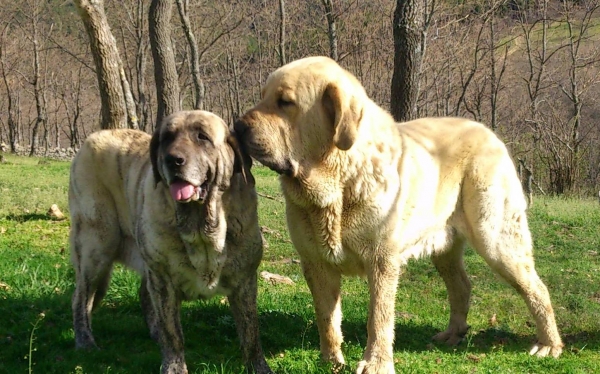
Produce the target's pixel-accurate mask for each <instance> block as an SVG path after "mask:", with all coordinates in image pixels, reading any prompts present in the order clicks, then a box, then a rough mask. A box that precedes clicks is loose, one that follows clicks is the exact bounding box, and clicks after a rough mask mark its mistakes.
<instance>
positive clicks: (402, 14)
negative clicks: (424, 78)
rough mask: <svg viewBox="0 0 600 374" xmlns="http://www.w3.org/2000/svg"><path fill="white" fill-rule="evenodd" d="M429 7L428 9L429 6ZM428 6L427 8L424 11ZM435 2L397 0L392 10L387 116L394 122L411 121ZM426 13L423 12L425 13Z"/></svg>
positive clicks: (414, 112)
mask: <svg viewBox="0 0 600 374" xmlns="http://www.w3.org/2000/svg"><path fill="white" fill-rule="evenodd" d="M429 6H430V7H429ZM428 7H429V8H428ZM434 9H435V1H432V3H431V5H429V4H428V2H427V1H425V2H424V4H422V3H421V2H420V1H419V0H397V2H396V10H395V11H394V24H393V30H394V73H393V75H392V87H391V103H390V105H391V108H390V109H391V113H392V115H393V116H394V119H396V121H407V120H410V119H413V118H415V116H416V114H417V111H416V108H417V100H418V98H419V80H420V75H421V68H422V61H423V56H424V55H425V51H426V46H427V29H428V27H429V24H430V22H431V20H432V17H433V13H434ZM426 12H427V13H426Z"/></svg>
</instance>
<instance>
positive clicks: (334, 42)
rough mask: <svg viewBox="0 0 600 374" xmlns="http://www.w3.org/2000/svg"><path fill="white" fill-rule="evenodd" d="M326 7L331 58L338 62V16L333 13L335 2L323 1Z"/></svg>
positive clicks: (331, 0) (330, 0)
mask: <svg viewBox="0 0 600 374" xmlns="http://www.w3.org/2000/svg"><path fill="white" fill-rule="evenodd" d="M321 2H322V3H323V6H324V7H325V18H326V19H327V36H328V37H329V57H331V58H332V59H334V60H335V61H338V59H339V56H338V37H337V25H336V22H335V20H336V15H335V13H334V12H333V0H321Z"/></svg>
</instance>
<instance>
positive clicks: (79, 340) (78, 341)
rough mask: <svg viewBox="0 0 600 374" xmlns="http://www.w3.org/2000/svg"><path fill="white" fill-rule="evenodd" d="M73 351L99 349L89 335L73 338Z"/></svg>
mask: <svg viewBox="0 0 600 374" xmlns="http://www.w3.org/2000/svg"><path fill="white" fill-rule="evenodd" d="M75 349H83V350H93V349H100V348H98V345H97V344H96V342H95V341H94V337H93V336H91V335H86V336H80V337H76V338H75Z"/></svg>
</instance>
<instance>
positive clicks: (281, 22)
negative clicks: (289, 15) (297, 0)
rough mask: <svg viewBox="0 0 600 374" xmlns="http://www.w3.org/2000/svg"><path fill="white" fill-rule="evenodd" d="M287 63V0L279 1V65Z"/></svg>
mask: <svg viewBox="0 0 600 374" xmlns="http://www.w3.org/2000/svg"><path fill="white" fill-rule="evenodd" d="M286 63H287V59H286V56H285V0H279V65H281V66H283V65H285V64H286Z"/></svg>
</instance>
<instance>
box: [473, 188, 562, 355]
mask: <svg viewBox="0 0 600 374" xmlns="http://www.w3.org/2000/svg"><path fill="white" fill-rule="evenodd" d="M516 188H519V189H520V186H518V185H517V186H515V191H516ZM506 193H507V192H506V191H504V190H499V189H494V188H488V189H486V190H484V191H480V193H479V194H471V196H477V197H476V198H474V199H473V200H472V204H471V205H470V206H469V207H466V209H465V211H466V214H467V221H468V224H469V226H470V228H471V229H470V230H469V231H470V232H471V238H469V240H470V241H471V244H472V245H473V247H474V248H475V250H476V251H477V253H479V254H480V255H481V256H482V257H483V258H484V259H485V261H486V262H487V263H488V264H489V265H490V267H491V268H492V269H493V270H494V271H495V272H496V273H498V274H499V275H500V276H501V277H502V278H504V279H505V280H506V281H507V282H508V283H509V284H510V285H511V286H513V287H514V288H515V290H517V292H518V293H519V294H520V295H521V297H523V299H524V300H525V303H526V304H527V307H528V308H529V311H530V312H531V314H532V315H533V317H534V318H535V321H536V326H537V338H538V341H537V343H536V344H535V345H534V346H533V348H532V349H531V351H530V354H532V355H533V354H535V355H537V356H540V357H545V356H553V357H558V356H560V354H561V352H562V348H563V343H562V341H561V338H560V335H559V333H558V328H557V326H556V321H555V317H554V310H553V308H552V303H551V302H550V295H549V293H548V289H547V288H546V286H545V285H544V283H543V282H542V280H541V279H540V278H539V276H538V274H537V272H536V270H535V264H534V259H533V250H532V240H531V234H530V232H529V227H528V223H527V215H526V212H525V200H524V198H523V197H522V195H517V194H516V193H515V194H511V195H506V198H502V197H501V196H505V194H506ZM518 193H520V191H519V192H518Z"/></svg>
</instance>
